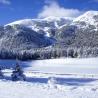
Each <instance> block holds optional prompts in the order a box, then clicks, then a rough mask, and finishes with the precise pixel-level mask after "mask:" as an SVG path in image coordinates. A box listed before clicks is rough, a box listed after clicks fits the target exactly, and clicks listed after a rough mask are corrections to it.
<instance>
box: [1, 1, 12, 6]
mask: <svg viewBox="0 0 98 98" xmlns="http://www.w3.org/2000/svg"><path fill="white" fill-rule="evenodd" d="M0 3H2V4H7V5H9V4H10V3H11V2H10V1H9V0H0Z"/></svg>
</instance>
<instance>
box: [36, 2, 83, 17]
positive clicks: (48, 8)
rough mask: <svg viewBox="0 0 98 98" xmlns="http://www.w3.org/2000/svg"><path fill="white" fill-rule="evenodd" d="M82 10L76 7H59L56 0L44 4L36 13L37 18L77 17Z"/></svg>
mask: <svg viewBox="0 0 98 98" xmlns="http://www.w3.org/2000/svg"><path fill="white" fill-rule="evenodd" d="M81 13H82V12H81V11H79V10H78V9H66V8H64V7H61V6H60V5H59V4H58V3H57V2H49V3H47V4H46V5H44V7H43V9H42V11H41V12H40V13H39V14H38V18H44V17H48V16H56V17H77V16H79V15H80V14H81Z"/></svg>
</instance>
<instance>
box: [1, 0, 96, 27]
mask: <svg viewBox="0 0 98 98" xmlns="http://www.w3.org/2000/svg"><path fill="white" fill-rule="evenodd" d="M89 10H96V11H97V10H98V0H0V25H4V24H8V23H10V22H13V21H17V20H21V19H27V18H31V19H33V18H45V17H49V16H56V17H78V16H79V15H81V14H83V13H84V12H86V11H89Z"/></svg>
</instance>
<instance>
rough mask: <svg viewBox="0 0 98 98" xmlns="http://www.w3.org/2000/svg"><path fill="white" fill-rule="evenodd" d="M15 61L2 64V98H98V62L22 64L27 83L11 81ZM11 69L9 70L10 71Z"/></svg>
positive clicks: (89, 60) (6, 61)
mask: <svg viewBox="0 0 98 98" xmlns="http://www.w3.org/2000/svg"><path fill="white" fill-rule="evenodd" d="M15 63H16V61H14V60H10V61H9V60H0V65H3V66H5V67H7V68H8V69H5V70H3V72H4V75H5V78H4V79H0V98H98V65H97V64H98V58H88V59H71V58H67V59H66V58H61V59H51V60H37V61H28V62H20V64H21V66H22V67H23V69H24V72H25V75H26V77H27V78H26V81H16V82H13V81H11V77H10V76H11V72H12V69H11V68H12V67H14V64H15ZM8 66H9V67H8Z"/></svg>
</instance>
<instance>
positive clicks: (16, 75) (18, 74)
mask: <svg viewBox="0 0 98 98" xmlns="http://www.w3.org/2000/svg"><path fill="white" fill-rule="evenodd" d="M11 77H12V80H13V81H17V80H24V81H25V80H26V76H25V75H24V73H23V70H22V68H21V66H20V65H19V64H18V63H17V64H16V65H15V68H14V71H13V73H12V75H11Z"/></svg>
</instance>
